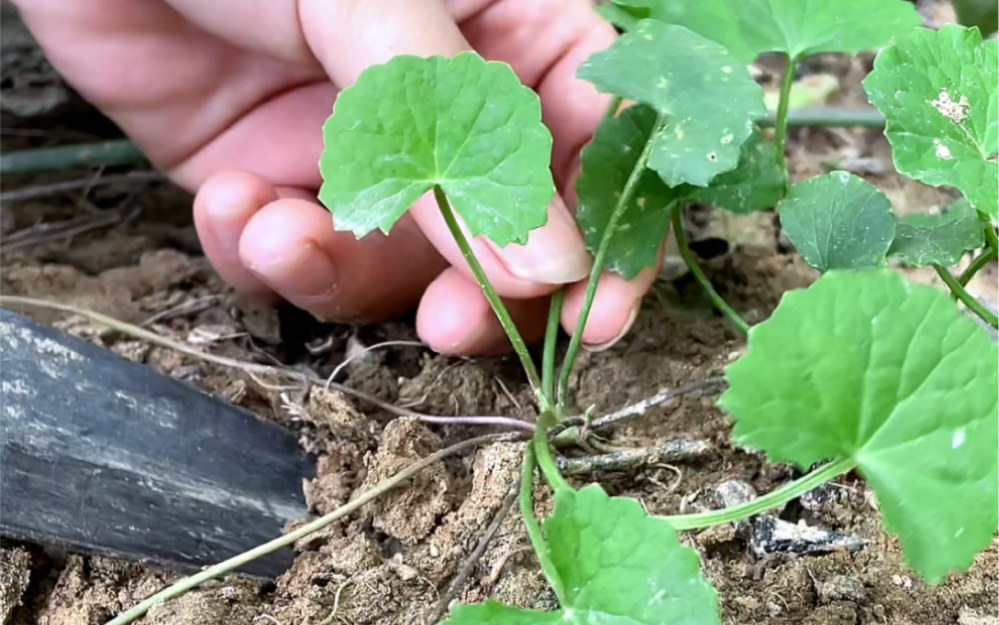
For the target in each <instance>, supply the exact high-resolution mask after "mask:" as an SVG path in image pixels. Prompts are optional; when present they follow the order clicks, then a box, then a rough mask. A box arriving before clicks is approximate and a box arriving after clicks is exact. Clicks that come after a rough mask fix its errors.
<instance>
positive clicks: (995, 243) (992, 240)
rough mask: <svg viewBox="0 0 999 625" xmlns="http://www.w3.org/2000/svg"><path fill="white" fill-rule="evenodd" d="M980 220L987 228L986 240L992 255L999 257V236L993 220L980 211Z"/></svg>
mask: <svg viewBox="0 0 999 625" xmlns="http://www.w3.org/2000/svg"><path fill="white" fill-rule="evenodd" d="M978 218H979V219H981V220H982V223H983V225H984V227H985V240H986V241H988V242H989V247H990V248H992V253H993V254H996V255H999V236H997V235H996V229H995V228H993V227H992V220H991V219H989V216H988V215H986V214H985V213H983V212H982V211H978Z"/></svg>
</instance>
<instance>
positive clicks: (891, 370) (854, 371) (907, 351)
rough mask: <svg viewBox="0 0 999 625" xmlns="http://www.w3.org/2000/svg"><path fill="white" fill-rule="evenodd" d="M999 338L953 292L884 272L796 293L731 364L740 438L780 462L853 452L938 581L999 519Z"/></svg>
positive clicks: (891, 524)
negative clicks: (953, 297) (958, 304)
mask: <svg viewBox="0 0 999 625" xmlns="http://www.w3.org/2000/svg"><path fill="white" fill-rule="evenodd" d="M997 360H999V354H997V349H996V345H995V344H993V343H992V340H991V339H990V338H989V336H988V334H987V333H986V332H985V331H984V330H983V329H982V328H981V327H980V326H979V325H978V324H977V323H976V322H975V321H974V320H972V319H971V318H969V317H968V316H967V315H964V314H962V313H961V312H959V310H958V309H957V307H956V306H955V305H954V303H953V302H952V301H951V300H950V297H949V296H948V295H947V294H946V293H945V292H943V291H942V290H941V289H937V288H935V287H932V286H927V285H913V284H911V283H909V282H907V281H906V280H905V279H904V278H902V277H901V276H899V275H898V274H896V273H894V272H892V271H890V270H886V269H869V270H863V271H851V272H830V273H828V274H825V275H823V276H822V277H821V278H820V279H819V280H817V281H816V282H815V283H813V284H812V285H811V286H810V287H808V288H807V289H803V290H797V291H791V292H789V293H787V294H785V295H784V297H783V299H782V301H781V303H780V305H779V306H778V307H777V310H776V311H775V312H774V314H773V316H771V317H770V319H769V320H767V321H764V322H763V323H760V324H758V325H756V326H754V327H753V329H752V330H750V332H749V345H748V348H747V352H746V355H745V356H743V357H742V358H741V359H739V360H738V361H737V362H735V363H733V364H731V365H729V366H728V367H727V368H726V372H725V375H726V377H727V378H728V381H729V385H730V386H729V390H728V391H726V392H725V394H724V395H723V396H722V398H721V400H720V405H721V406H722V408H724V409H725V410H726V411H728V412H729V413H730V414H731V415H732V417H733V418H734V420H735V429H734V431H733V437H734V438H735V439H736V440H737V441H738V442H739V443H740V444H743V445H746V446H749V447H753V448H756V449H760V450H763V451H765V452H766V453H767V454H768V456H769V457H770V459H771V460H773V461H775V462H789V463H795V464H797V465H798V466H800V467H803V468H804V467H808V466H810V465H812V464H813V463H815V462H817V461H820V460H825V459H832V460H840V459H852V460H853V461H854V462H855V463H856V465H857V467H858V468H859V471H860V473H861V474H862V475H863V476H864V478H865V479H866V480H867V481H868V483H869V484H870V485H871V487H872V488H873V489H874V492H875V494H876V495H877V497H878V502H879V504H880V509H881V512H882V514H883V516H884V520H885V525H886V527H887V529H888V530H889V531H891V532H893V533H895V534H897V535H898V537H899V540H900V542H901V545H902V549H903V552H904V554H905V557H906V559H907V561H908V562H909V564H910V565H911V566H912V567H914V568H915V569H916V570H918V571H919V572H921V573H922V575H923V576H924V577H925V578H926V579H928V580H929V581H930V582H931V583H936V582H938V581H939V580H940V579H941V578H942V577H943V576H945V575H946V574H947V573H948V572H950V571H951V570H955V569H963V568H966V567H968V566H969V565H970V564H971V562H972V560H973V558H974V555H975V554H976V553H977V552H978V551H980V550H981V549H983V548H985V547H986V546H987V545H988V544H989V543H990V541H991V540H992V534H993V532H995V529H996V524H997V523H999V413H997V394H996V386H997V384H999V367H997Z"/></svg>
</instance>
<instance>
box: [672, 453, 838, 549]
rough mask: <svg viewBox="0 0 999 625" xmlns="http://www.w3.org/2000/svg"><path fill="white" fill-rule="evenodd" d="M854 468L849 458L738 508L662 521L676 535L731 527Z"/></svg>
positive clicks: (681, 515)
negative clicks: (704, 529) (683, 532)
mask: <svg viewBox="0 0 999 625" xmlns="http://www.w3.org/2000/svg"><path fill="white" fill-rule="evenodd" d="M854 466H856V464H855V463H854V461H853V459H851V458H847V459H844V460H837V461H835V462H831V463H829V464H827V465H825V466H824V467H822V468H820V469H817V470H815V471H812V472H811V473H809V474H808V475H806V476H804V477H802V478H799V479H797V480H795V481H793V482H790V483H789V484H785V485H784V486H782V487H781V488H778V489H777V490H775V491H773V492H770V493H767V494H766V495H763V496H761V497H757V498H756V499H754V500H752V501H748V502H746V503H744V504H741V505H738V506H732V507H731V508H723V509H722V510H712V511H710V512H700V513H698V514H678V515H674V516H667V517H662V518H665V519H666V520H667V521H669V523H670V525H672V526H673V529H675V530H677V531H682V530H693V529H700V528H704V527H711V526H712V525H724V524H725V523H732V522H733V521H739V520H742V519H745V518H747V517H751V516H753V515H755V514H760V513H761V512H766V511H767V510H770V509H771V508H776V507H777V506H780V505H781V504H784V503H787V502H788V501H791V500H792V499H794V498H795V497H798V496H800V495H803V494H805V493H807V492H808V491H810V490H812V489H813V488H816V487H817V486H820V485H822V484H824V483H825V482H828V481H830V480H832V479H834V478H836V477H837V476H840V475H843V474H844V473H846V472H847V471H849V470H850V469H852V468H853V467H854Z"/></svg>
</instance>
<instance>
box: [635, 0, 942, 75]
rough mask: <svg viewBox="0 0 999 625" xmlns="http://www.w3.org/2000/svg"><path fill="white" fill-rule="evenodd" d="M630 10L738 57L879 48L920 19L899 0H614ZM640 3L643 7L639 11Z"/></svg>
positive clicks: (747, 60) (745, 60) (799, 55)
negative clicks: (676, 26)
mask: <svg viewBox="0 0 999 625" xmlns="http://www.w3.org/2000/svg"><path fill="white" fill-rule="evenodd" d="M615 4H620V5H622V9H624V10H626V11H628V12H629V13H630V14H633V15H634V14H643V15H647V16H648V17H651V18H653V19H657V20H661V21H663V22H666V23H669V24H679V25H681V26H686V27H687V28H689V29H690V30H692V31H694V32H696V33H699V34H701V35H703V36H705V37H708V38H709V39H713V40H715V41H717V42H718V43H721V44H722V45H724V46H725V47H727V48H728V49H729V50H731V51H732V53H733V54H735V55H736V57H738V58H739V60H740V61H742V62H743V63H752V62H753V61H754V60H756V57H758V56H759V55H760V54H762V53H764V52H784V53H786V54H788V55H789V56H791V57H792V58H796V59H800V58H802V57H805V56H808V55H811V54H818V53H819V52H845V53H849V54H855V53H857V52H861V51H863V50H873V49H876V48H879V47H881V46H883V45H885V44H887V43H888V42H889V41H891V39H892V37H897V36H899V35H903V34H905V33H907V32H909V31H911V30H912V29H913V28H916V27H918V26H920V25H921V24H922V21H923V20H922V18H921V17H920V16H919V14H918V13H916V9H915V7H914V6H913V5H912V3H910V2H906V1H905V0H875V1H872V0H697V1H696V2H691V1H690V0H624V1H622V0H616V1H615ZM643 9H644V11H643Z"/></svg>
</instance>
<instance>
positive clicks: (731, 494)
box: [712, 480, 756, 509]
mask: <svg viewBox="0 0 999 625" xmlns="http://www.w3.org/2000/svg"><path fill="white" fill-rule="evenodd" d="M713 499H714V501H713V502H712V504H714V505H715V506H716V507H717V508H719V509H721V508H731V507H733V506H739V505H742V504H744V503H748V502H750V501H752V500H754V499H756V489H755V488H753V485H752V484H749V483H748V482H742V481H740V480H728V481H726V482H722V483H721V484H719V485H718V486H715V490H714V497H713Z"/></svg>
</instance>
